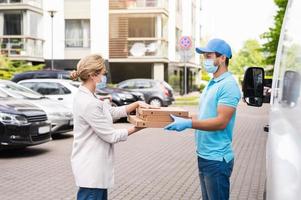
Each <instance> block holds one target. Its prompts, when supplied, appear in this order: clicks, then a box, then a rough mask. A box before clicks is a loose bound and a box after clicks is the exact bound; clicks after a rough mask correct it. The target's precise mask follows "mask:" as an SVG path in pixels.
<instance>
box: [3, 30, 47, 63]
mask: <svg viewBox="0 0 301 200" xmlns="http://www.w3.org/2000/svg"><path fill="white" fill-rule="evenodd" d="M43 42H44V40H42V39H39V38H34V37H28V36H20V35H18V36H0V51H1V54H2V55H6V56H8V57H10V58H11V59H13V60H27V61H38V62H42V61H44V58H43Z"/></svg>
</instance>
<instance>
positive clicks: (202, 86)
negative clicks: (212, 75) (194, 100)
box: [200, 83, 206, 92]
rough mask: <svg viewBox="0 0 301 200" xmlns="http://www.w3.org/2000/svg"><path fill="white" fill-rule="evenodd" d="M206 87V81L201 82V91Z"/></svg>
mask: <svg viewBox="0 0 301 200" xmlns="http://www.w3.org/2000/svg"><path fill="white" fill-rule="evenodd" d="M205 87H206V85H205V84H204V83H201V84H200V92H203V90H204V88H205Z"/></svg>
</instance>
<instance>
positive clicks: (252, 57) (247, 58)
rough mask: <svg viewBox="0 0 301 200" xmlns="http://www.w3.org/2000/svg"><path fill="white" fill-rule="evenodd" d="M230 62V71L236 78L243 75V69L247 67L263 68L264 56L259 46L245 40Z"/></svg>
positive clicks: (256, 42)
mask: <svg viewBox="0 0 301 200" xmlns="http://www.w3.org/2000/svg"><path fill="white" fill-rule="evenodd" d="M231 60H232V61H231V62H230V65H229V69H230V71H231V72H232V73H233V74H235V75H238V76H242V75H243V74H244V68H245V67H248V66H264V63H265V62H264V56H263V53H262V52H261V46H260V44H259V42H258V41H256V40H251V39H250V40H247V41H246V42H245V43H244V46H243V47H242V48H241V50H239V51H238V53H237V54H235V55H234V56H233V59H231Z"/></svg>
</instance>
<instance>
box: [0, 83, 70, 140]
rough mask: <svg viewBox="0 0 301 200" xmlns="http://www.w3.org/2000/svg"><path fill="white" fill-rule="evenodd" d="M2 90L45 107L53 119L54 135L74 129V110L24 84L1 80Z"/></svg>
mask: <svg viewBox="0 0 301 200" xmlns="http://www.w3.org/2000/svg"><path fill="white" fill-rule="evenodd" d="M0 90H1V91H2V92H4V93H6V94H7V95H9V96H11V97H13V98H16V99H24V100H26V101H28V102H30V103H32V104H34V105H36V106H38V107H40V108H41V109H43V110H44V111H45V112H46V114H47V116H48V119H49V120H50V121H51V132H52V136H54V135H57V134H60V133H64V132H68V131H71V130H72V129H73V114H72V111H71V110H70V109H69V108H67V107H65V106H63V105H61V104H60V103H58V102H57V101H54V100H51V99H48V98H47V97H44V96H42V95H41V94H39V93H37V92H34V91H32V90H30V89H28V88H26V87H24V86H21V85H18V84H16V83H14V82H11V81H6V80H0ZM54 137H55V136H54Z"/></svg>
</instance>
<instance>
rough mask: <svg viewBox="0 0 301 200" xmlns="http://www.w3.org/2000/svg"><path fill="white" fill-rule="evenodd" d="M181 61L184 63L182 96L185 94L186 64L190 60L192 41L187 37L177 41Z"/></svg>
mask: <svg viewBox="0 0 301 200" xmlns="http://www.w3.org/2000/svg"><path fill="white" fill-rule="evenodd" d="M179 46H180V48H181V52H180V55H181V59H182V61H183V62H184V94H187V66H186V65H187V62H188V61H189V59H190V58H191V52H190V50H191V47H192V40H191V38H190V37H189V36H182V37H181V38H180V41H179Z"/></svg>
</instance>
